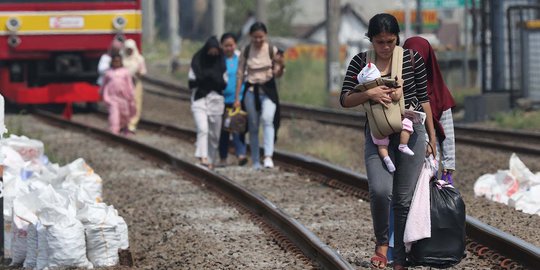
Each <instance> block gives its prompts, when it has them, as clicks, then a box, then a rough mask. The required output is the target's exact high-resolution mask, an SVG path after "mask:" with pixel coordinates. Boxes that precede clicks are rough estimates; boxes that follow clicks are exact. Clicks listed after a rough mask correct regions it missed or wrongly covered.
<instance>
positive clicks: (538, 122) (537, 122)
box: [488, 110, 540, 130]
mask: <svg viewBox="0 0 540 270" xmlns="http://www.w3.org/2000/svg"><path fill="white" fill-rule="evenodd" d="M488 124H489V125H491V126H496V127H499V128H507V129H527V130H539V129H540V111H530V112H525V111H522V110H513V111H511V112H509V113H499V114H497V115H496V116H495V117H494V120H493V121H490V122H489V123H488Z"/></svg>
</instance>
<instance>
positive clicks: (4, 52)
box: [0, 0, 142, 108]
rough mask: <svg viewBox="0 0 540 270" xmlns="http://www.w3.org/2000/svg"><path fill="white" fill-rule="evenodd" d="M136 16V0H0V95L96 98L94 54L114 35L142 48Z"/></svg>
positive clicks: (38, 99)
mask: <svg viewBox="0 0 540 270" xmlns="http://www.w3.org/2000/svg"><path fill="white" fill-rule="evenodd" d="M141 20H142V18H141V0H12V1H6V0H0V94H2V95H3V96H4V98H5V99H6V101H9V102H12V103H15V104H30V105H31V104H52V103H61V104H66V105H69V107H71V104H72V103H79V102H81V103H89V104H92V103H94V104H95V103H96V102H99V101H100V99H101V97H100V94H99V86H98V85H97V84H96V81H97V78H98V75H99V74H98V72H97V65H98V62H99V58H100V57H101V55H102V54H104V53H106V52H107V50H108V48H109V47H110V45H111V43H112V41H113V40H114V39H119V40H125V39H133V40H135V42H136V43H137V45H138V47H139V48H141V32H142V31H141V24H142V21H141ZM67 107H68V106H66V108H67Z"/></svg>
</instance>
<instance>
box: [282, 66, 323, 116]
mask: <svg viewBox="0 0 540 270" xmlns="http://www.w3.org/2000/svg"><path fill="white" fill-rule="evenodd" d="M285 65H286V67H287V70H286V71H285V74H283V77H282V78H281V79H280V80H279V95H280V99H281V100H283V101H287V102H291V103H298V104H306V105H313V106H321V107H324V106H326V102H327V97H328V92H327V91H326V77H325V61H324V60H322V59H310V58H308V57H307V56H301V57H300V58H298V59H297V60H295V61H287V62H286V63H285Z"/></svg>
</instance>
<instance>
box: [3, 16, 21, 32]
mask: <svg viewBox="0 0 540 270" xmlns="http://www.w3.org/2000/svg"><path fill="white" fill-rule="evenodd" d="M6 27H7V29H8V30H9V31H11V32H15V31H17V30H19V28H21V21H20V20H19V18H15V17H11V18H9V19H8V20H7V21H6Z"/></svg>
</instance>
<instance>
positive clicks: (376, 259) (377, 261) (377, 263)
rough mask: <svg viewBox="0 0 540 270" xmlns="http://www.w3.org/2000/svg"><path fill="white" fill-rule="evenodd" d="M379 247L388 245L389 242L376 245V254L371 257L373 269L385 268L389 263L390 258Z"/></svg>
mask: <svg viewBox="0 0 540 270" xmlns="http://www.w3.org/2000/svg"><path fill="white" fill-rule="evenodd" d="M379 247H388V244H384V245H376V246H375V256H373V257H371V260H370V261H371V268H372V269H384V268H386V265H388V258H387V257H386V254H382V253H380V252H379V251H378V249H379Z"/></svg>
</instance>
